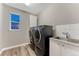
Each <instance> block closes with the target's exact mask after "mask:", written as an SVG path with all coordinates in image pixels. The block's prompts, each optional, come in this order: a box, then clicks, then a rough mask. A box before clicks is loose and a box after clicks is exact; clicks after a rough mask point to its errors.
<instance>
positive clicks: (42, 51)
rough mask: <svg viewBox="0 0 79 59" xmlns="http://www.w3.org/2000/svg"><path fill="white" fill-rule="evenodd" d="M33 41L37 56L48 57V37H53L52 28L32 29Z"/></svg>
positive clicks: (38, 27) (39, 27) (43, 26)
mask: <svg viewBox="0 0 79 59" xmlns="http://www.w3.org/2000/svg"><path fill="white" fill-rule="evenodd" d="M33 29H34V31H33V39H34V44H35V49H34V51H35V53H36V55H37V56H49V37H53V31H52V26H48V25H41V26H37V27H33Z"/></svg>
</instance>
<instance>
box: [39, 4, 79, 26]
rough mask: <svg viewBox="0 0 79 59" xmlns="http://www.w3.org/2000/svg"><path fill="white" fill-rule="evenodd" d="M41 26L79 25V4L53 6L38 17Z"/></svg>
mask: <svg viewBox="0 0 79 59" xmlns="http://www.w3.org/2000/svg"><path fill="white" fill-rule="evenodd" d="M38 18H39V25H41V24H48V25H62V24H74V23H79V4H52V5H51V6H50V7H48V8H47V9H45V10H44V11H43V12H41V13H40V14H39V15H38Z"/></svg>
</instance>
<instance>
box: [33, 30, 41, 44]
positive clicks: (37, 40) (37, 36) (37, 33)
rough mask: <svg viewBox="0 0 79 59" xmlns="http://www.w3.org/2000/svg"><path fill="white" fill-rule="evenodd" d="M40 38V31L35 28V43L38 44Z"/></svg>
mask: <svg viewBox="0 0 79 59" xmlns="http://www.w3.org/2000/svg"><path fill="white" fill-rule="evenodd" d="M40 40H41V33H40V30H38V29H36V30H35V33H34V41H35V43H36V44H39V43H40Z"/></svg>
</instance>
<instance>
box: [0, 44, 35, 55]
mask: <svg viewBox="0 0 79 59" xmlns="http://www.w3.org/2000/svg"><path fill="white" fill-rule="evenodd" d="M0 56H36V55H35V52H34V51H33V50H32V49H31V48H30V46H29V45H26V46H20V47H16V48H12V49H8V50H5V51H2V53H1V54H0Z"/></svg>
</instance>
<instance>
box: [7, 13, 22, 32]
mask: <svg viewBox="0 0 79 59" xmlns="http://www.w3.org/2000/svg"><path fill="white" fill-rule="evenodd" d="M11 14H16V15H19V16H20V14H18V13H15V12H11V13H9V30H10V31H20V21H21V19H20V20H19V29H11V22H13V21H11ZM20 18H21V16H20Z"/></svg>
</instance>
